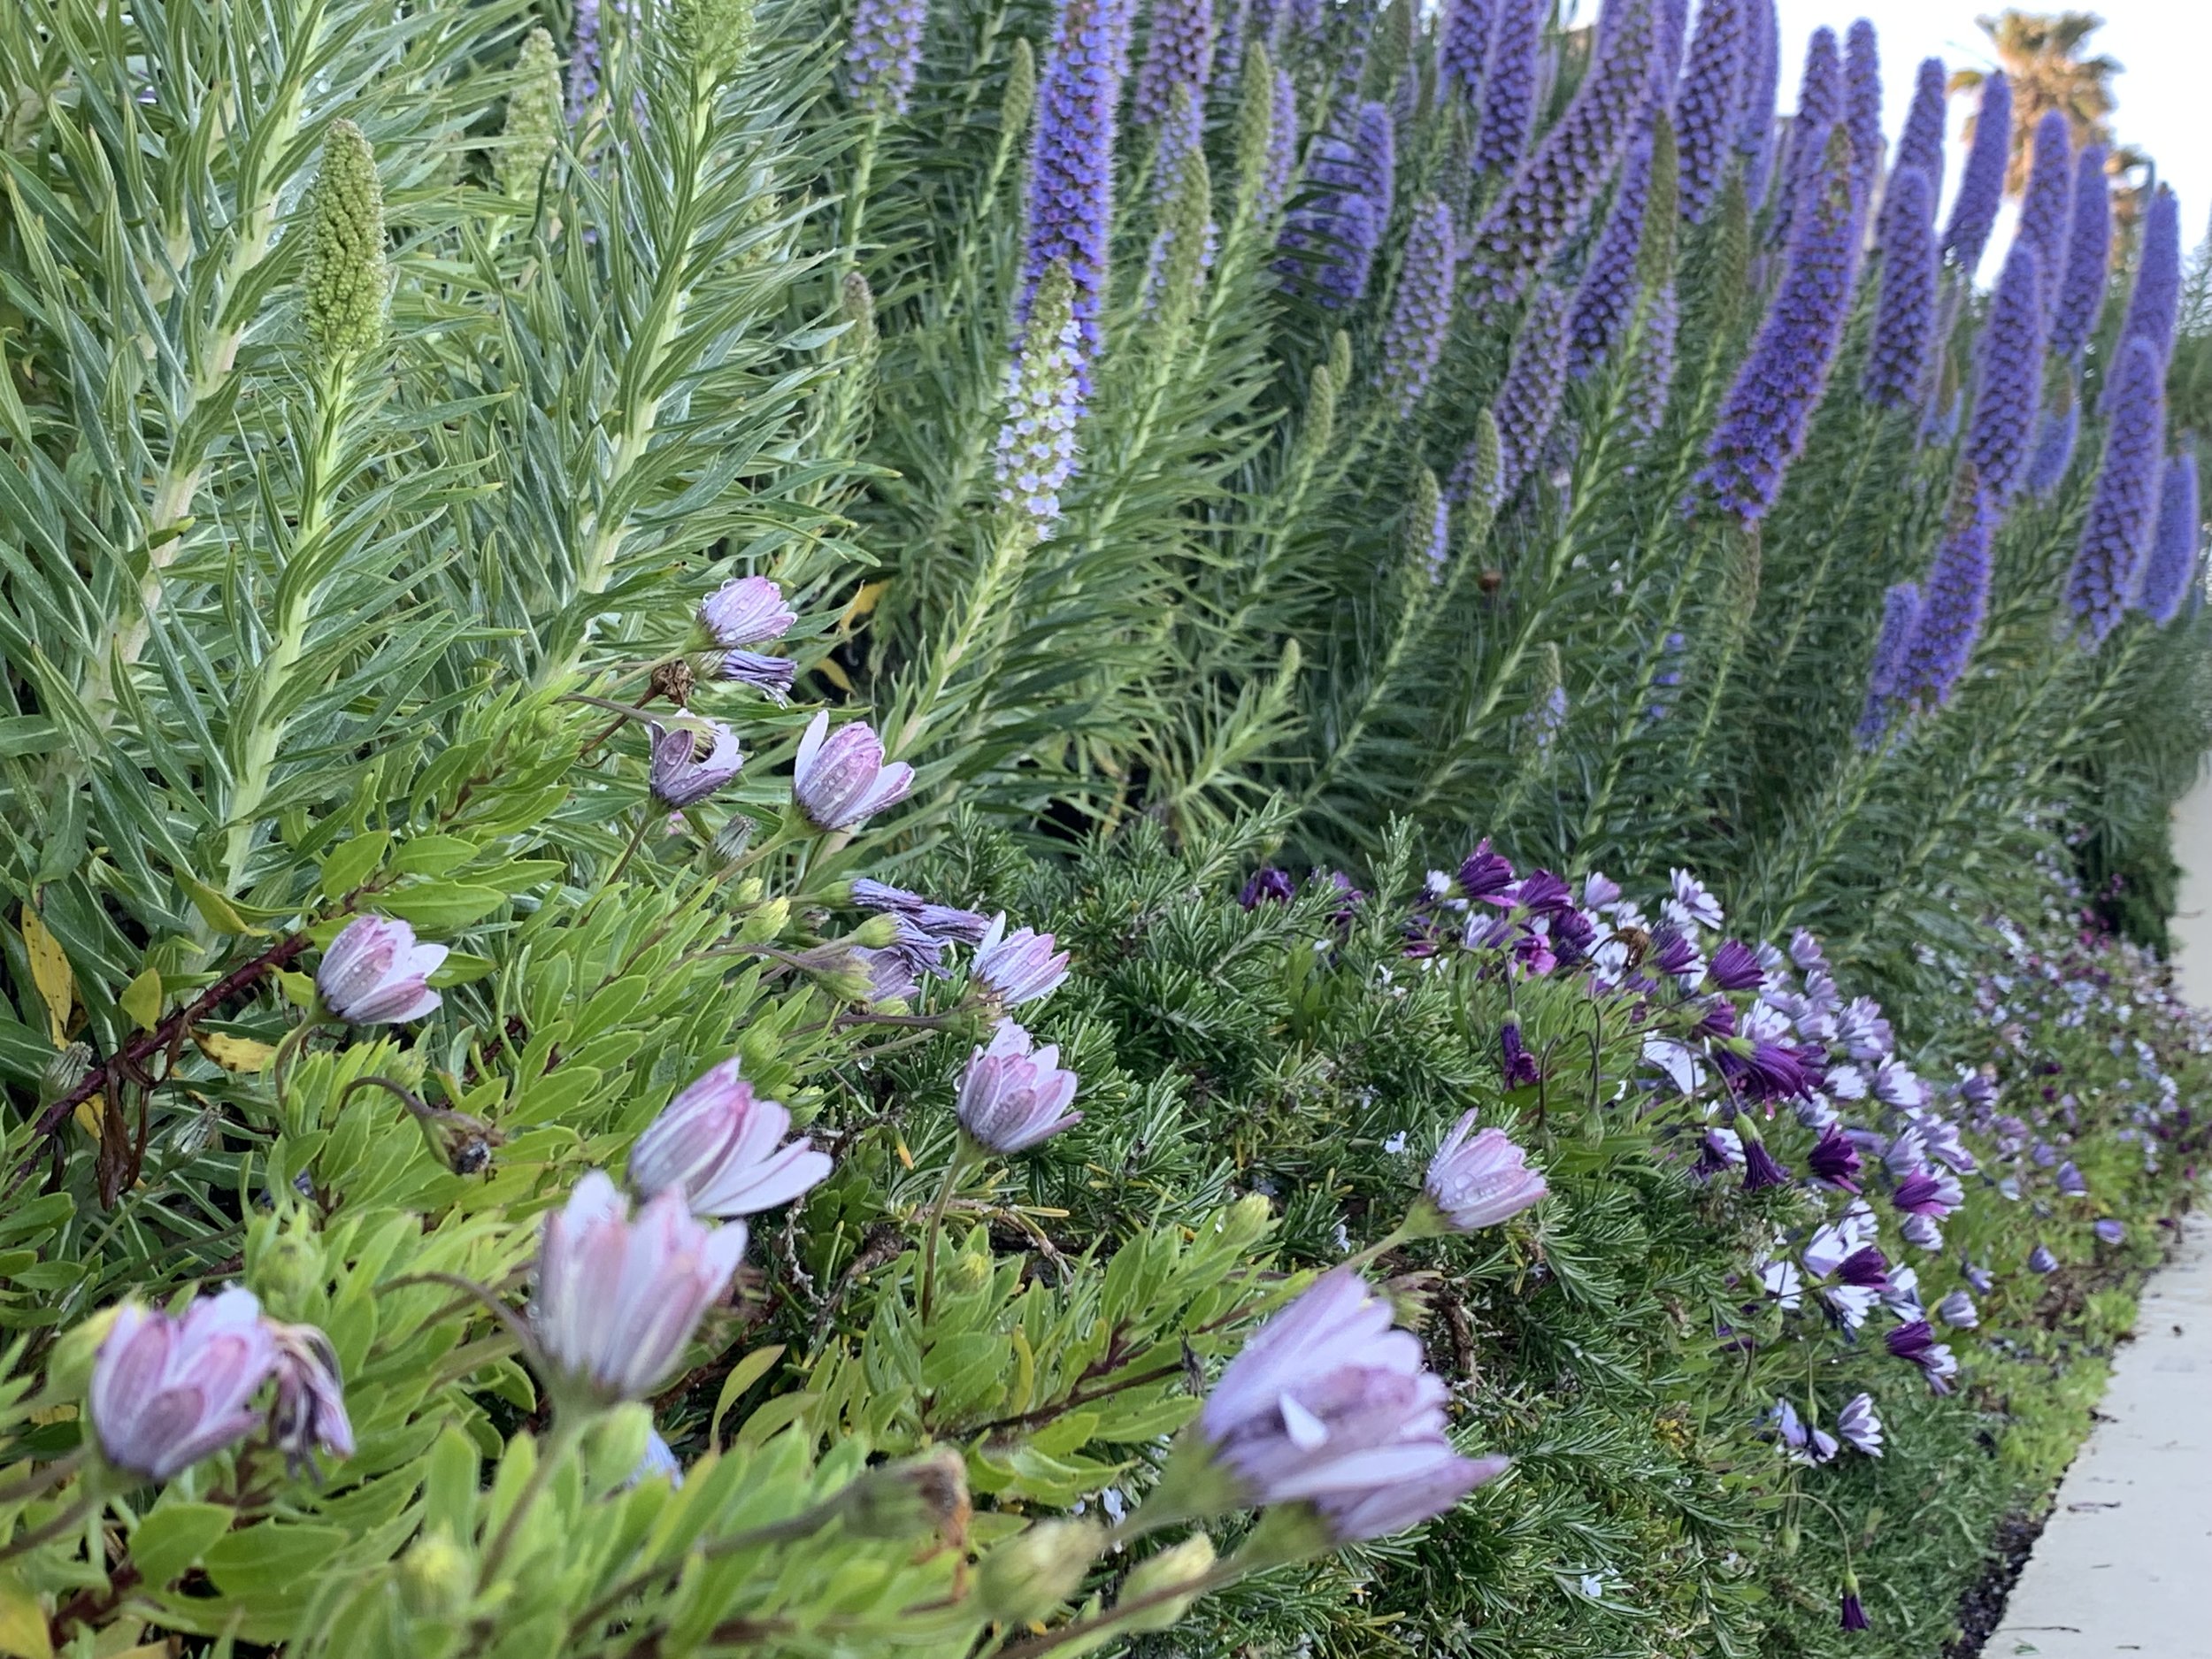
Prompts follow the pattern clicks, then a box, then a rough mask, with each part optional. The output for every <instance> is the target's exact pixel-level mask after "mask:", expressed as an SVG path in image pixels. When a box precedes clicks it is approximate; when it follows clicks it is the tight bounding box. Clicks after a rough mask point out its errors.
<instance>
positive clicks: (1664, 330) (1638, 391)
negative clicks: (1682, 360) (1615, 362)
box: [1628, 273, 1682, 437]
mask: <svg viewBox="0 0 2212 1659" xmlns="http://www.w3.org/2000/svg"><path fill="white" fill-rule="evenodd" d="M1643 320H1644V326H1643V333H1642V334H1640V335H1639V336H1638V337H1637V341H1636V361H1635V364H1634V366H1633V367H1632V370H1631V372H1630V373H1631V379H1630V385H1629V392H1628V410H1629V419H1630V421H1631V423H1632V425H1633V426H1634V427H1635V429H1636V431H1637V432H1638V433H1640V434H1642V435H1643V436H1645V437H1649V436H1651V434H1654V433H1655V432H1657V431H1658V430H1659V423H1660V421H1661V420H1662V419H1664V418H1665V416H1666V412H1667V396H1668V393H1669V392H1670V391H1671V389H1672V388H1673V385H1674V366H1675V365H1674V358H1675V342H1676V336H1677V335H1678V333H1679V331H1680V328H1681V324H1682V311H1681V307H1680V305H1679V304H1678V303H1677V302H1676V298H1675V291H1674V276H1673V274H1672V273H1668V274H1667V275H1666V276H1665V277H1663V279H1662V280H1660V283H1659V285H1658V286H1657V287H1656V288H1653V289H1652V290H1650V292H1649V293H1648V294H1647V296H1645V301H1644V311H1643Z"/></svg>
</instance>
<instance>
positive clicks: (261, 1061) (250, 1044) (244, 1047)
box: [192, 1031, 276, 1071]
mask: <svg viewBox="0 0 2212 1659" xmlns="http://www.w3.org/2000/svg"><path fill="white" fill-rule="evenodd" d="M192 1041H194V1042H196V1043H197V1044H198V1045H199V1048H200V1052H201V1053H202V1054H204V1055H205V1056H207V1057H208V1058H209V1059H211V1060H212V1061H214V1062H215V1064H217V1065H219V1066H221V1067H222V1068H223V1070H224V1071H260V1070H262V1068H264V1067H265V1066H266V1065H267V1064H269V1061H270V1059H271V1058H272V1057H273V1056H274V1055H275V1054H276V1045H275V1044H274V1043H269V1042H256V1041H254V1040H253V1039H252V1038H251V1037H230V1036H226V1035H225V1034H224V1033H221V1032H219V1031H196V1032H194V1033H192Z"/></svg>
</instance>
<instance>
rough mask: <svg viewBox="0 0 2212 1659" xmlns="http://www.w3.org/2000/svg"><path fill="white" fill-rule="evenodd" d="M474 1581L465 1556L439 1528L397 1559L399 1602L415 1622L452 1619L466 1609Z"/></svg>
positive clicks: (448, 1534) (473, 1571) (464, 1552)
mask: <svg viewBox="0 0 2212 1659" xmlns="http://www.w3.org/2000/svg"><path fill="white" fill-rule="evenodd" d="M475 1578H476V1569H475V1568H474V1567H473V1566H472V1564H471V1563H470V1561H469V1557H468V1552H467V1551H466V1550H465V1549H463V1548H461V1547H460V1546H459V1545H458V1544H457V1543H455V1542H454V1541H453V1535H452V1534H451V1533H450V1532H447V1531H446V1530H445V1529H444V1528H443V1527H440V1528H439V1529H438V1530H437V1531H435V1532H430V1533H426V1535H425V1536H423V1537H422V1538H421V1539H419V1540H417V1541H416V1544H415V1547H414V1548H412V1549H411V1550H409V1551H408V1552H407V1553H406V1554H405V1555H402V1556H401V1557H400V1558H399V1599H400V1602H401V1604H402V1605H403V1606H404V1607H405V1608H406V1609H407V1610H408V1611H409V1612H410V1613H411V1614H413V1615H414V1616H415V1617H417V1618H425V1619H449V1618H453V1617H457V1616H458V1615H459V1614H460V1612H461V1611H462V1609H465V1608H466V1607H467V1606H468V1603H469V1593H470V1590H471V1587H472V1585H473V1583H474V1581H475Z"/></svg>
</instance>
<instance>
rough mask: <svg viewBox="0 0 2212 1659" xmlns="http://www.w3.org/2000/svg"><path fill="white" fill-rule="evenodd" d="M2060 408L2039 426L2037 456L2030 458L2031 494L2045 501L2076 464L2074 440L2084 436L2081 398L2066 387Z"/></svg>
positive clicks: (2028, 481)
mask: <svg viewBox="0 0 2212 1659" xmlns="http://www.w3.org/2000/svg"><path fill="white" fill-rule="evenodd" d="M2058 396H2059V398H2060V400H2061V401H2060V403H2059V406H2058V407H2057V408H2056V409H2047V410H2045V411H2043V415H2042V419H2040V421H2039V422H2038V423H2037V426H2036V431H2035V453H2034V454H2033V455H2032V456H2030V457H2028V471H2027V478H2026V480H2025V481H2026V484H2027V489H2028V494H2030V495H2033V496H2035V497H2036V498H2037V499H2038V500H2041V499H2042V498H2043V497H2044V496H2046V495H2049V494H2050V493H2051V492H2052V491H2053V490H2055V489H2056V488H2058V486H2059V482H2060V480H2062V479H2063V478H2064V477H2065V476H2066V470H2067V468H2069V467H2070V466H2071V465H2073V463H2074V441H2075V440H2076V439H2077V438H2078V436H2079V435H2080V434H2081V399H2080V398H2079V397H2078V396H2076V395H2075V394H2074V392H2073V391H2072V389H2071V388H2068V387H2063V386H2062V387H2061V388H2059V393H2058Z"/></svg>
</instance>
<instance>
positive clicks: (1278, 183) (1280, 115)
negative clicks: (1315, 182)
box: [1253, 69, 1298, 225]
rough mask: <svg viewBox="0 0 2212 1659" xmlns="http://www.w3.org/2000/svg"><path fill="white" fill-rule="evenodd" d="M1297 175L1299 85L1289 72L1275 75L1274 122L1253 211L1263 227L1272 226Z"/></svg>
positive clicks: (1269, 135)
mask: <svg viewBox="0 0 2212 1659" xmlns="http://www.w3.org/2000/svg"><path fill="white" fill-rule="evenodd" d="M1297 176H1298V83H1297V82H1296V81H1293V80H1292V79H1291V78H1290V71H1289V70H1287V69H1278V70H1277V71H1276V72H1275V104H1274V119H1273V120H1272V122H1271V125H1270V126H1269V127H1268V133H1267V172H1266V175H1265V177H1264V179H1263V180H1262V182H1261V185H1260V194H1259V198H1258V201H1257V204H1256V206H1255V208H1254V210H1253V211H1254V214H1255V216H1256V218H1257V219H1258V221H1259V223H1261V224H1262V225H1271V224H1272V223H1273V222H1274V220H1275V216H1276V215H1277V214H1278V213H1279V212H1281V211H1283V204H1285V203H1286V202H1287V201H1289V200H1290V189H1291V185H1292V183H1293V181H1294V180H1296V178H1297Z"/></svg>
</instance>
